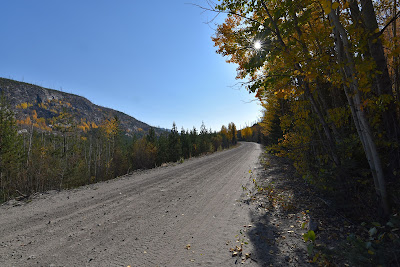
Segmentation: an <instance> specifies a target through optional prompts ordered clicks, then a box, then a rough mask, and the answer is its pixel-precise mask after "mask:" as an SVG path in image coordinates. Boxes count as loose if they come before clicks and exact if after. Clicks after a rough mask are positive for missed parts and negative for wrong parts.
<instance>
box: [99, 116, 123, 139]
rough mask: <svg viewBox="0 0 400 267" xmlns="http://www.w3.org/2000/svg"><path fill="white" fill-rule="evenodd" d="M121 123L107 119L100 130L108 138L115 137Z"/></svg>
mask: <svg viewBox="0 0 400 267" xmlns="http://www.w3.org/2000/svg"><path fill="white" fill-rule="evenodd" d="M118 126H119V122H118V121H117V119H116V118H112V119H107V120H105V121H104V122H103V123H102V124H101V125H100V128H101V129H102V130H103V131H104V133H105V135H106V137H107V138H109V139H110V138H112V137H114V136H115V135H116V134H117V132H118Z"/></svg>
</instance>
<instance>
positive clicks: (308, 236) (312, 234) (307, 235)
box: [303, 230, 315, 242]
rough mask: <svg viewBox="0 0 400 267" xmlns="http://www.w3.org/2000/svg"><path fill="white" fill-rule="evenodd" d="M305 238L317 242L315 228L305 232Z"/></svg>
mask: <svg viewBox="0 0 400 267" xmlns="http://www.w3.org/2000/svg"><path fill="white" fill-rule="evenodd" d="M303 239H304V241H305V242H308V241H311V242H315V232H314V231H313V230H309V231H308V232H307V233H305V234H303Z"/></svg>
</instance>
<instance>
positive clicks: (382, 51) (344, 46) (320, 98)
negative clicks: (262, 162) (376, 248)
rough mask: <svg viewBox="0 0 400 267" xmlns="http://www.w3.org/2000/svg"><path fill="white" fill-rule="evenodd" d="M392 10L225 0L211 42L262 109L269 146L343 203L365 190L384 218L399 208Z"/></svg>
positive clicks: (365, 0)
mask: <svg viewBox="0 0 400 267" xmlns="http://www.w3.org/2000/svg"><path fill="white" fill-rule="evenodd" d="M398 5H399V4H398V2H397V1H394V2H393V1H371V0H360V1H342V0H340V1H335V2H332V1H330V0H306V1H264V0H258V1H251V2H244V1H235V0H233V1H231V0H229V1H228V0H225V1H221V2H219V4H216V6H215V11H217V12H223V13H227V14H228V16H227V18H226V20H225V22H224V23H222V24H220V25H218V28H217V30H216V34H215V36H214V37H213V38H212V39H213V41H214V43H215V46H216V47H217V52H218V53H220V54H222V55H223V56H226V57H227V62H229V63H235V64H237V66H238V67H237V78H239V79H244V78H246V79H247V81H246V82H245V83H244V84H245V86H246V88H247V89H248V90H249V91H251V92H255V93H256V97H257V98H258V99H259V101H260V102H261V104H262V106H263V107H264V110H265V111H264V115H263V118H262V122H261V123H260V124H261V126H262V127H263V134H265V135H266V139H267V140H268V143H269V144H268V145H269V148H270V150H271V151H272V152H274V153H276V154H278V155H280V156H284V157H288V158H290V159H292V160H293V163H294V166H295V167H296V169H297V171H298V173H299V174H301V175H302V176H303V177H304V178H305V179H306V180H307V181H308V182H310V183H313V184H315V185H316V186H318V187H320V188H323V189H325V190H327V191H331V192H335V194H337V195H340V199H341V200H343V203H346V202H348V201H352V200H354V199H355V198H359V197H361V196H360V195H359V192H363V194H364V193H367V192H368V193H367V194H370V195H369V197H367V198H364V200H363V201H362V205H365V208H367V209H370V208H376V209H377V211H378V214H380V215H382V216H383V217H385V216H388V215H389V214H390V213H392V212H393V208H394V209H395V210H397V211H398V209H399V207H400V198H399V195H400V148H399V143H400V127H399V123H400V118H399V115H400V106H399V105H400V102H399V97H400V91H399V56H400V45H399V37H398V33H397V32H396V29H397V28H398V27H399V20H398V19H397V18H398V17H399V15H400V14H399V12H398V10H399V7H398ZM255 43H257V44H258V46H255ZM243 134H244V136H248V135H249V133H248V130H247V129H246V130H245V131H243V132H242V135H243ZM373 195H376V196H377V199H378V201H377V202H375V203H374V199H375V197H374V196H373ZM366 200H367V201H366ZM360 203H361V202H360Z"/></svg>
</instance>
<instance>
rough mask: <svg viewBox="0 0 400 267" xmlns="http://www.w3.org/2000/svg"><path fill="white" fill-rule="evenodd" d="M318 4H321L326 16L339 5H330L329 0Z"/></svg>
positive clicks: (323, 0) (336, 3) (335, 3)
mask: <svg viewBox="0 0 400 267" xmlns="http://www.w3.org/2000/svg"><path fill="white" fill-rule="evenodd" d="M320 2H321V5H322V8H323V9H324V12H325V14H326V15H328V14H329V13H331V11H332V10H335V9H337V8H338V7H339V5H340V4H339V2H334V3H332V2H331V1H329V0H321V1H320Z"/></svg>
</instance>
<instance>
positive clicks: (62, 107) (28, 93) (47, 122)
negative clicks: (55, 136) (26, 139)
mask: <svg viewBox="0 0 400 267" xmlns="http://www.w3.org/2000/svg"><path fill="white" fill-rule="evenodd" d="M2 92H4V95H5V97H6V99H7V100H8V103H9V104H10V105H11V108H12V109H13V111H14V112H15V114H16V119H17V120H18V122H20V124H21V125H23V122H25V121H26V120H30V118H31V117H32V115H33V114H34V113H35V112H36V114H37V118H40V120H41V122H42V127H40V128H46V127H48V128H47V129H51V127H52V125H51V123H52V122H54V120H55V119H56V118H57V117H59V116H60V114H61V113H67V114H69V115H70V116H71V117H72V119H73V121H74V123H76V124H77V125H90V126H91V125H100V124H101V123H102V122H104V121H105V120H107V119H112V118H114V117H117V118H118V120H119V121H120V125H121V129H122V130H123V131H124V132H125V133H126V134H127V135H133V134H134V133H138V134H144V133H146V132H147V131H148V130H149V128H150V127H151V126H150V125H148V124H146V123H144V122H142V121H139V120H137V119H135V118H133V117H131V116H129V115H127V114H125V113H122V112H120V111H117V110H113V109H110V108H106V107H102V106H98V105H95V104H93V103H92V102H90V101H89V100H87V99H86V98H84V97H82V96H78V95H74V94H69V93H65V92H61V91H57V90H53V89H48V88H43V87H41V86H37V85H34V84H29V83H25V82H19V81H15V80H10V79H5V78H0V94H1V93H2ZM35 116H36V115H35ZM28 118H29V119H28ZM155 131H156V133H157V134H159V133H161V132H163V131H165V130H164V129H160V128H155Z"/></svg>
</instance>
